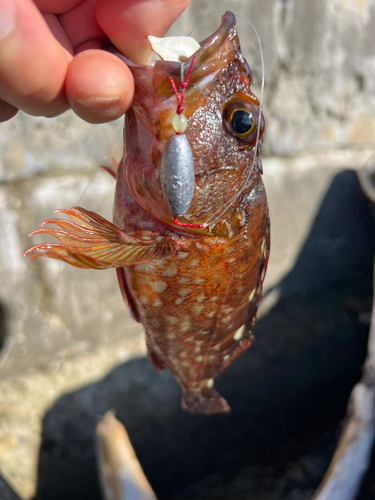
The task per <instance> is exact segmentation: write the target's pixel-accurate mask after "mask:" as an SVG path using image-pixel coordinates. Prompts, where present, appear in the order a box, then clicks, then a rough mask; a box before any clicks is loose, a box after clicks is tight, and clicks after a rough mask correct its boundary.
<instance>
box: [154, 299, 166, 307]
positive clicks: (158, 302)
mask: <svg viewBox="0 0 375 500" xmlns="http://www.w3.org/2000/svg"><path fill="white" fill-rule="evenodd" d="M152 305H153V306H154V307H162V306H163V305H164V304H163V302H162V301H161V300H160V299H156V300H155V302H154V303H153V304H152Z"/></svg>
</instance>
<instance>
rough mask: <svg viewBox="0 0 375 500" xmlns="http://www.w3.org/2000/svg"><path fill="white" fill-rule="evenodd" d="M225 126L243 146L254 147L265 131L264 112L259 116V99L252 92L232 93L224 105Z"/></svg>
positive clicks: (230, 135)
mask: <svg viewBox="0 0 375 500" xmlns="http://www.w3.org/2000/svg"><path fill="white" fill-rule="evenodd" d="M222 116H223V127H224V130H225V132H226V134H227V135H228V136H229V137H230V138H231V139H234V140H235V141H236V142H237V144H238V145H239V146H240V147H242V148H247V147H253V146H254V145H255V143H256V140H257V136H258V126H259V120H260V130H259V140H260V139H261V138H262V135H263V131H264V118H263V114H262V113H260V116H259V101H258V99H257V98H256V97H255V96H254V95H253V94H251V93H249V94H245V93H244V92H237V93H236V94H234V95H232V96H231V97H230V98H229V99H228V100H227V101H226V102H225V103H224V106H223V110H222Z"/></svg>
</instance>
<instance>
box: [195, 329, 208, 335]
mask: <svg viewBox="0 0 375 500" xmlns="http://www.w3.org/2000/svg"><path fill="white" fill-rule="evenodd" d="M208 333H210V331H209V330H198V331H197V334H198V335H207V334H208Z"/></svg>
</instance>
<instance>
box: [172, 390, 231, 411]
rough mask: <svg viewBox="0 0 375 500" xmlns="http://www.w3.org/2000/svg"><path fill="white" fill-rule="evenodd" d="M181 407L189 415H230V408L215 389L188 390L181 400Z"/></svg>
mask: <svg viewBox="0 0 375 500" xmlns="http://www.w3.org/2000/svg"><path fill="white" fill-rule="evenodd" d="M181 407H182V409H183V410H186V411H188V412H189V413H201V414H203V415H214V414H215V413H229V412H230V411H231V409H230V406H229V405H228V403H227V402H226V401H225V399H224V398H222V397H221V396H220V394H219V393H218V392H217V391H215V389H214V388H213V387H203V388H201V389H198V390H196V389H195V390H192V389H187V390H186V392H185V393H184V395H183V397H182V400H181Z"/></svg>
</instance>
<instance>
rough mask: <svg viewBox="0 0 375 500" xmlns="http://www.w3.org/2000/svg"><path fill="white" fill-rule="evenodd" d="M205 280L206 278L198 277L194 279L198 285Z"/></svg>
mask: <svg viewBox="0 0 375 500" xmlns="http://www.w3.org/2000/svg"><path fill="white" fill-rule="evenodd" d="M204 282H205V280H204V279H202V278H196V279H195V280H194V283H195V284H196V285H200V284H202V283H204Z"/></svg>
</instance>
